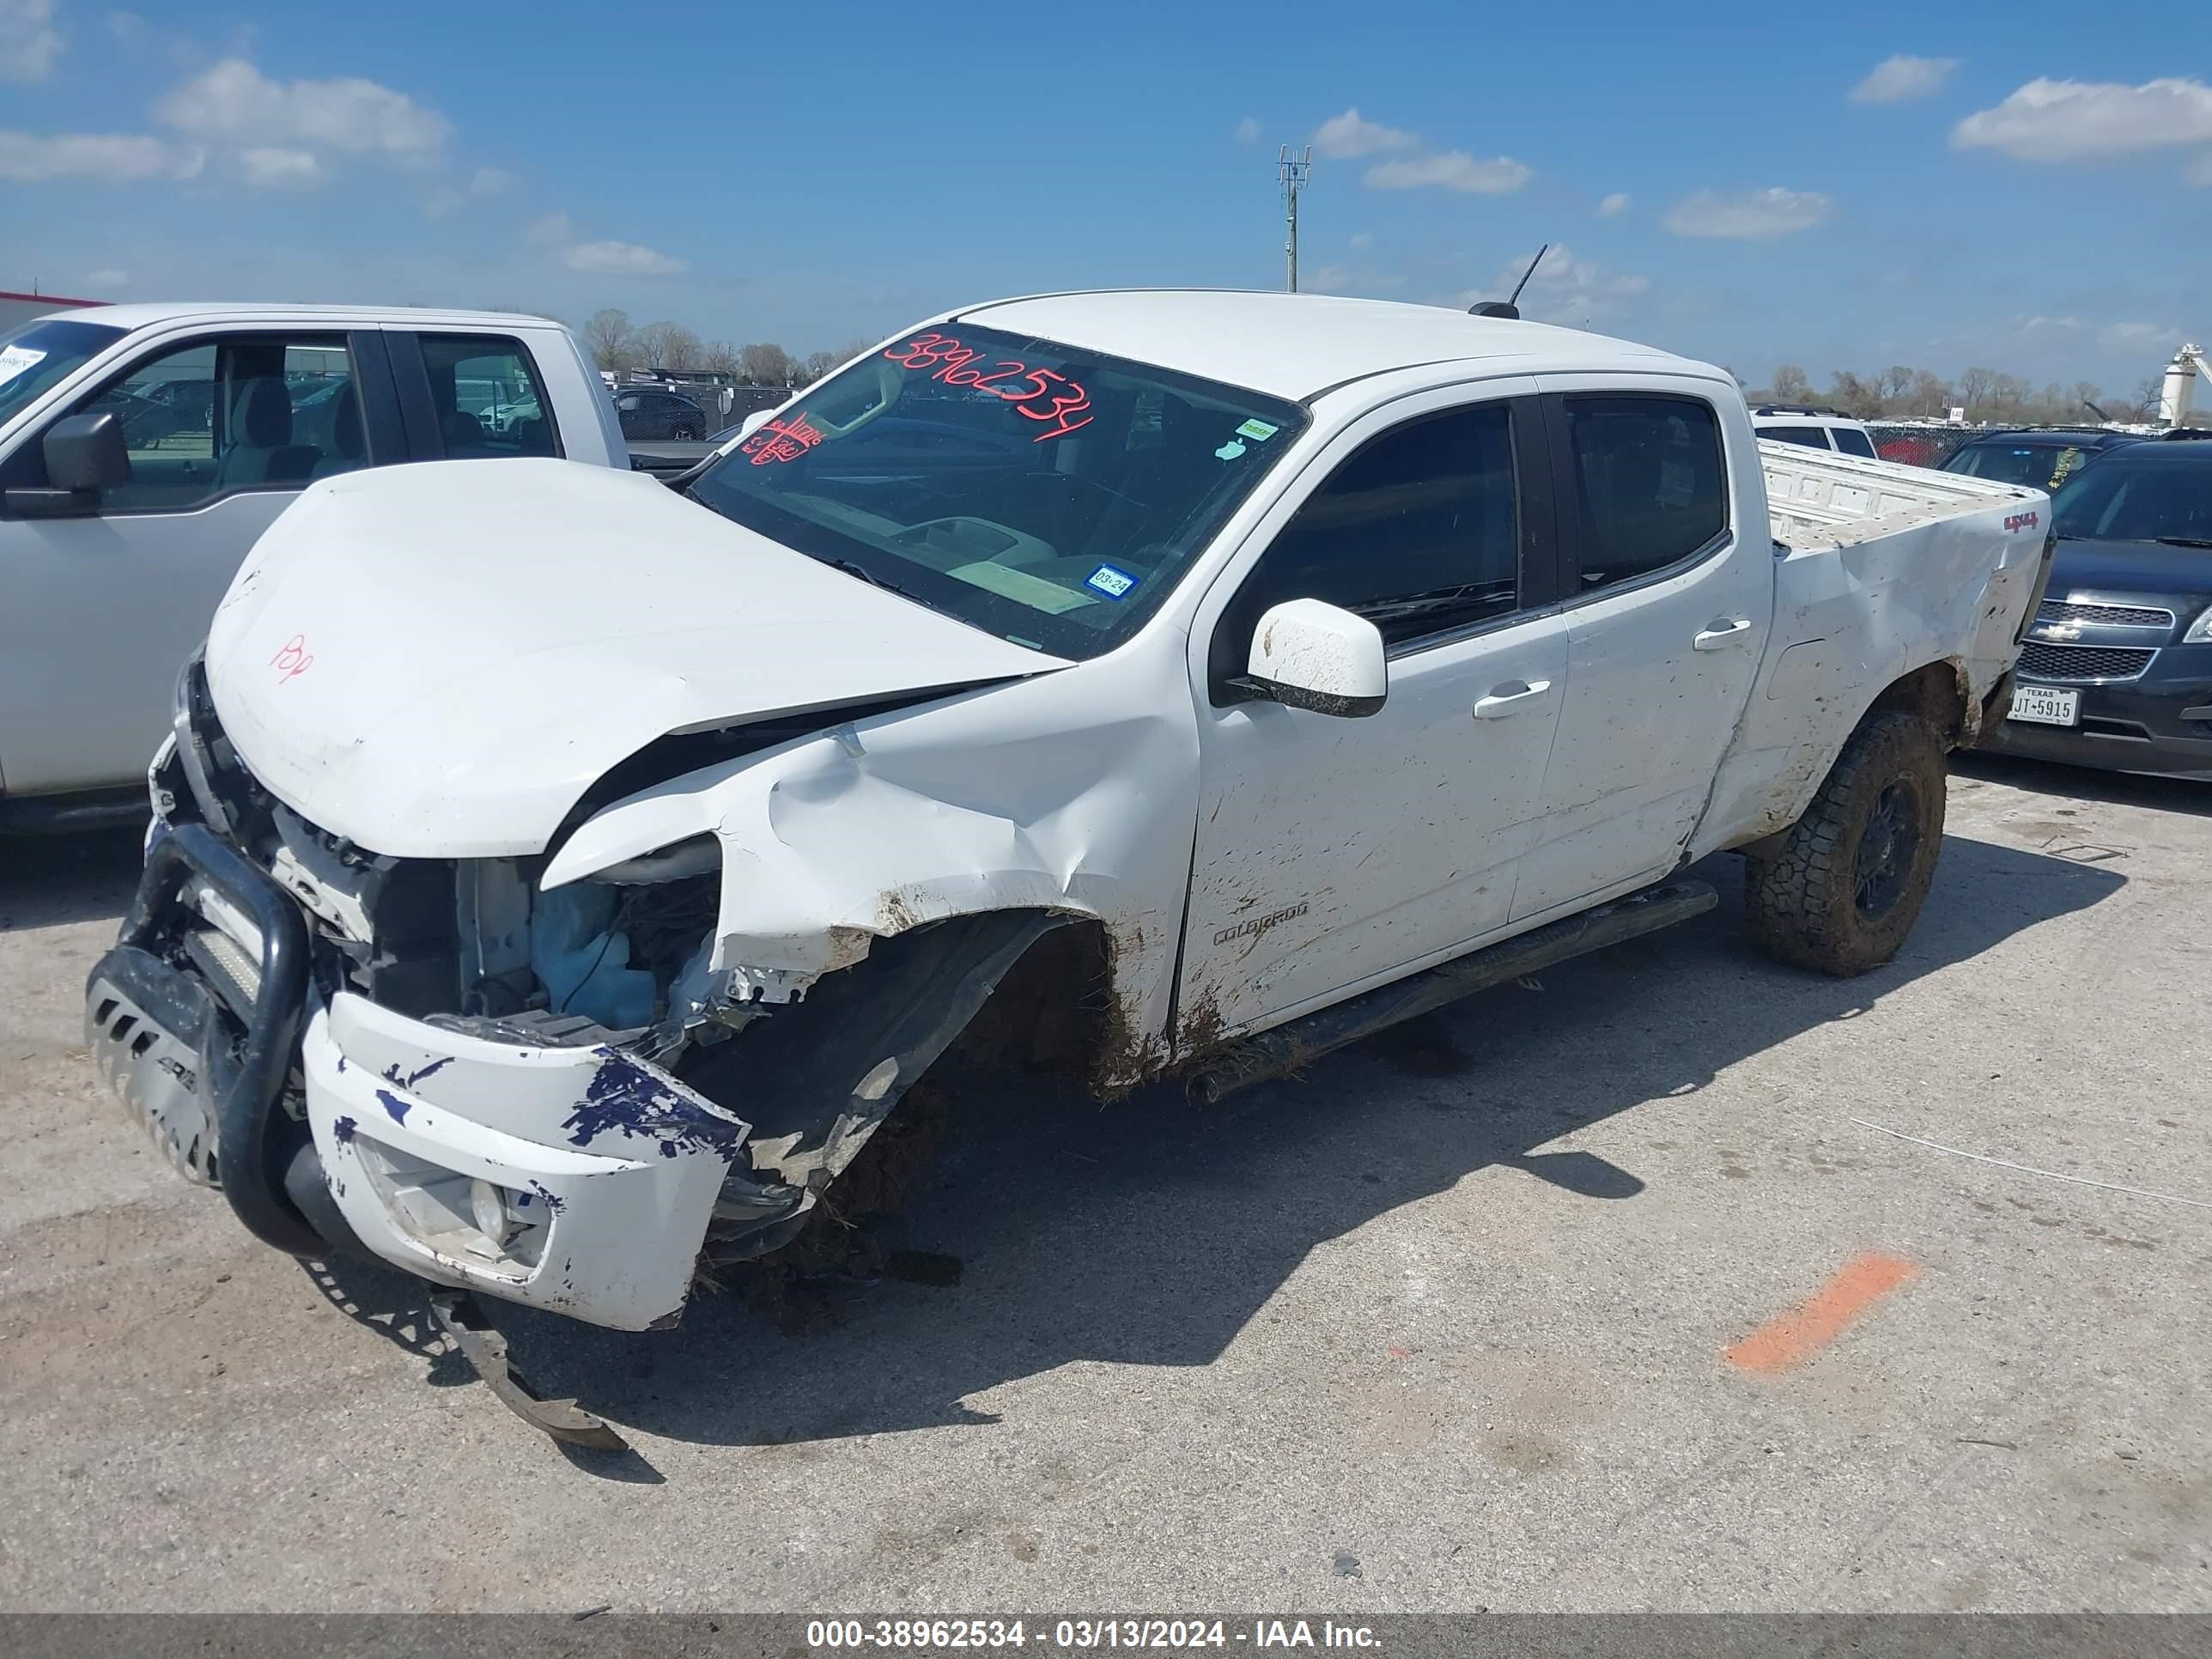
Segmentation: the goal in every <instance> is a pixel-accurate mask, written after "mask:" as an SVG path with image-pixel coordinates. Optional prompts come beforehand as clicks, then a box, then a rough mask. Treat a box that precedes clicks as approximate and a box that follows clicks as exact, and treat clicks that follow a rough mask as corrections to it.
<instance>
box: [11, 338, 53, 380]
mask: <svg viewBox="0 0 2212 1659" xmlns="http://www.w3.org/2000/svg"><path fill="white" fill-rule="evenodd" d="M42 362H46V353H45V352H43V351H39V350H34V349H33V348H31V347H29V346H20V345H12V346H0V386H5V385H7V384H8V382H9V381H10V380H14V379H15V377H16V376H17V375H18V374H21V373H22V372H23V371H24V370H25V369H27V368H37V367H38V366H39V365H40V363H42Z"/></svg>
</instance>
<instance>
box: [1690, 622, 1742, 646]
mask: <svg viewBox="0 0 2212 1659" xmlns="http://www.w3.org/2000/svg"><path fill="white" fill-rule="evenodd" d="M1750 636H1751V618H1750V617H1715V618H1714V619H1713V621H1712V623H1711V626H1709V627H1706V628H1705V629H1700V630H1699V633H1698V636H1697V637H1696V638H1695V639H1693V640H1692V641H1690V643H1691V645H1692V646H1693V647H1696V648H1697V649H1698V650H1699V651H1717V650H1719V649H1720V648H1721V647H1723V646H1724V645H1735V644H1736V643H1738V642H1739V641H1744V640H1747V639H1748V638H1749V637H1750Z"/></svg>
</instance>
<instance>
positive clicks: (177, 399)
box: [70, 335, 369, 513]
mask: <svg viewBox="0 0 2212 1659" xmlns="http://www.w3.org/2000/svg"><path fill="white" fill-rule="evenodd" d="M70 412H71V413H73V414H100V413H109V414H113V415H114V416H117V417H118V419H119V420H120V421H121V422H122V423H123V441H124V445H125V448H127V449H128V450H129V451H130V453H131V478H130V481H129V482H128V483H122V484H118V485H116V486H115V487H113V488H112V489H107V490H105V491H103V492H102V493H101V495H100V510H101V511H102V512H106V513H112V512H127V511H131V510H133V509H137V510H148V509H161V508H168V509H178V508H184V507H196V506H197V505H198V504H199V503H201V502H203V501H211V500H213V499H215V498H216V496H218V495H234V494H236V493H237V492H239V491H240V490H245V489H299V488H301V486H302V485H304V484H306V483H309V482H310V481H311V480H313V479H316V478H320V477H328V476H330V475H331V473H334V472H347V471H352V470H353V469H354V468H356V467H360V466H367V465H368V464H369V453H368V441H367V437H366V435H365V433H364V431H363V428H362V416H361V395H360V392H359V391H358V390H357V389H356V386H355V385H354V375H353V365H352V361H351V359H350V358H349V356H348V355H347V352H346V346H345V341H344V340H343V338H342V337H337V336H331V337H306V338H303V337H277V336H267V335H223V336H220V337H216V338H215V339H204V340H198V341H195V342H194V343H191V344H189V345H183V346H179V347H177V348H175V349H173V350H170V351H166V352H164V353H162V354H161V356H157V357H151V358H147V359H143V360H142V361H141V362H138V363H137V364H136V365H134V366H133V367H132V368H130V369H129V370H127V371H126V372H125V374H123V376H122V377H121V378H120V379H118V380H112V381H110V382H109V383H108V384H107V385H106V386H104V387H103V388H101V389H100V391H99V392H94V394H93V395H92V396H91V397H90V398H87V399H85V400H84V401H83V402H82V403H81V404H78V405H77V407H76V409H75V410H72V411H70Z"/></svg>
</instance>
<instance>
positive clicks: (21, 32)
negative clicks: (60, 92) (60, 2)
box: [0, 0, 62, 82]
mask: <svg viewBox="0 0 2212 1659" xmlns="http://www.w3.org/2000/svg"><path fill="white" fill-rule="evenodd" d="M61 55H62V38H61V36H60V35H59V34H58V33H55V31H54V5H53V0H0V81H23V82H30V81H43V80H45V79H46V76H48V75H50V74H52V72H53V67H54V59H55V58H58V57H60V56H61Z"/></svg>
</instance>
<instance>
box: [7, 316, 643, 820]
mask: <svg viewBox="0 0 2212 1659" xmlns="http://www.w3.org/2000/svg"><path fill="white" fill-rule="evenodd" d="M489 456H510V457H515V456H565V457H566V458H567V459H569V460H572V461H588V462H590V463H592V465H597V466H617V467H627V466H628V465H629V453H628V452H627V451H626V450H625V449H624V447H623V441H622V434H621V431H620V429H619V428H617V426H616V424H615V419H614V411H613V410H612V409H611V406H610V405H609V403H608V399H607V398H606V395H605V390H604V389H603V388H602V387H601V386H600V384H599V376H598V375H597V374H595V373H594V372H593V371H592V368H591V365H590V364H589V363H588V362H586V360H585V358H584V356H583V353H582V352H581V351H580V349H578V347H577V344H576V343H575V341H574V338H572V337H570V335H569V333H568V331H567V330H566V329H564V328H562V326H561V325H559V324H558V323H553V322H549V321H547V320H546V319H544V318H542V317H523V316H517V315H513V314H511V313H504V312H466V311H431V310H398V309H392V308H385V309H374V310H364V309H360V308H357V307H331V306H246V305H225V306H215V305H128V306H94V307H84V308H82V309H79V310H74V311H64V312H56V313H52V314H51V315H48V316H44V317H38V318H33V319H32V320H30V321H29V322H27V323H25V324H24V325H21V327H19V328H16V329H15V330H13V331H9V332H8V333H6V334H0V829H9V828H56V827H60V826H64V825H67V824H70V823H82V822H87V821H90V820H93V819H95V818H98V817H103V816H106V815H108V814H110V813H112V812H113V811H117V810H118V809H120V810H121V811H125V812H128V813H131V814H143V811H144V810H145V799H144V794H143V787H142V785H141V784H140V780H141V779H142V778H143V775H144V772H145V767H146V756H147V753H148V751H149V750H150V749H151V748H152V746H153V744H155V740H156V739H157V738H159V737H160V736H161V732H162V731H163V730H164V729H165V728H166V727H167V724H168V720H169V708H170V703H171V701H172V698H173V694H174V691H175V688H176V681H177V671H178V669H179V667H180V666H181V665H183V663H184V660H185V658H186V657H187V656H189V655H191V653H192V651H193V649H194V647H197V645H198V644H199V642H200V641H201V639H202V638H203V637H204V635H206V633H207V624H208V618H209V617H210V616H212V615H213V614H214V612H215V606H216V600H217V599H221V598H222V592H223V589H224V588H225V587H226V586H228V584H229V581H230V579H231V576H232V575H233V574H234V573H235V572H236V571H237V569H238V567H239V565H240V562H242V561H243V560H244V559H245V557H246V551H247V550H248V549H250V548H251V547H252V545H253V544H254V542H255V541H256V540H257V539H258V538H259V537H260V535H261V532H263V531H264V530H266V529H268V528H269V526H270V525H271V524H273V523H274V522H275V521H276V515H277V514H278V513H282V512H283V510H284V509H285V508H286V507H288V506H289V505H290V504H291V503H292V502H293V501H295V500H296V499H298V497H299V495H300V492H301V490H302V489H306V488H307V485H308V484H309V483H313V482H314V481H315V480H317V479H320V478H327V477H334V476H337V475H338V474H342V473H349V472H355V471H359V470H361V469H363V468H368V467H382V466H389V465H392V464H393V463H395V462H400V461H418V460H442V459H458V458H461V457H472V458H481V457H489ZM489 533H491V534H494V535H496V534H498V533H500V532H497V531H496V530H495V531H493V532H489Z"/></svg>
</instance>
